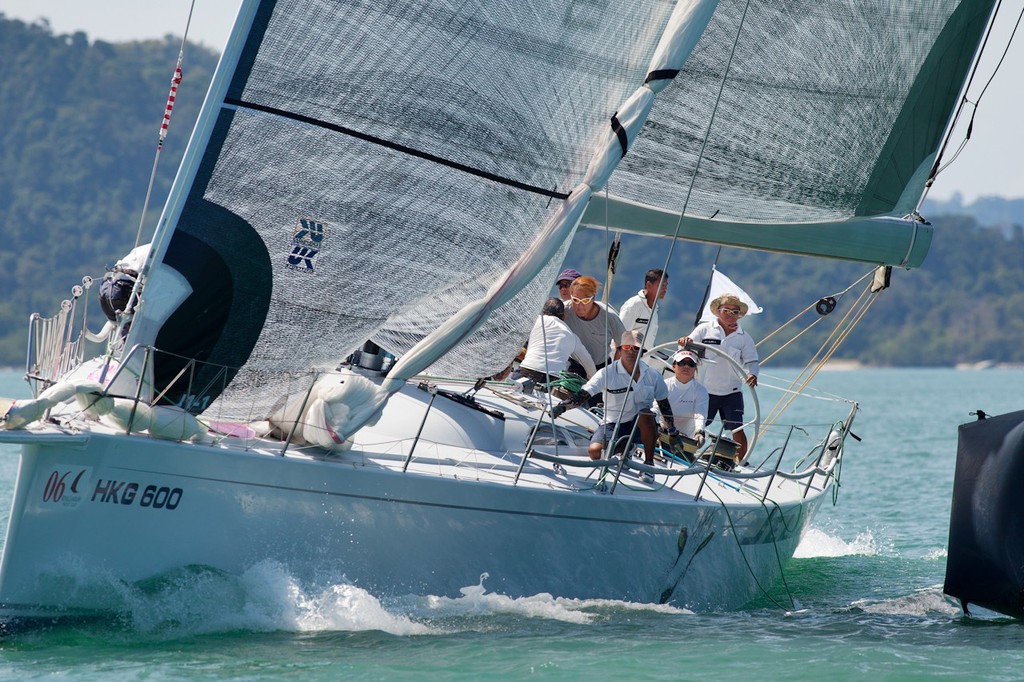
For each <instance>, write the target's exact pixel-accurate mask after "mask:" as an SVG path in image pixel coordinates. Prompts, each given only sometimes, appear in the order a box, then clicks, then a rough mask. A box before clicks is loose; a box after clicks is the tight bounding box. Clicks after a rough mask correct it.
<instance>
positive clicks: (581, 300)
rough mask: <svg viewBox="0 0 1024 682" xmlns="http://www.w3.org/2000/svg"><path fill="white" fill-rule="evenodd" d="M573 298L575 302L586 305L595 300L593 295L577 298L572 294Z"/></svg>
mask: <svg viewBox="0 0 1024 682" xmlns="http://www.w3.org/2000/svg"><path fill="white" fill-rule="evenodd" d="M571 298H572V302H573V303H580V304H582V305H586V304H588V303H590V302H591V301H593V300H594V297H593V296H587V297H586V298H576V297H575V296H572V297H571Z"/></svg>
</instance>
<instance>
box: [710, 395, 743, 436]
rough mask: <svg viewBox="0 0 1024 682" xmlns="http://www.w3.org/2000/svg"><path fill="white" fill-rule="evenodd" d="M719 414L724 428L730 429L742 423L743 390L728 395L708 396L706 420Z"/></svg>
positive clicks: (736, 427)
mask: <svg viewBox="0 0 1024 682" xmlns="http://www.w3.org/2000/svg"><path fill="white" fill-rule="evenodd" d="M715 415H720V416H721V418H722V423H723V424H725V430H726V431H731V430H733V429H738V428H739V427H740V426H742V425H743V392H742V391H736V392H735V393H730V394H729V395H714V394H711V395H709V396H708V421H709V422H710V421H711V420H713V419H714V418H715Z"/></svg>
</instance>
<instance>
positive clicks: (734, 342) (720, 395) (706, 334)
mask: <svg viewBox="0 0 1024 682" xmlns="http://www.w3.org/2000/svg"><path fill="white" fill-rule="evenodd" d="M711 313H712V314H713V315H714V316H715V319H714V320H711V321H710V322H702V323H701V324H699V325H697V327H696V328H695V329H694V330H693V331H692V332H690V335H689V336H684V337H683V338H681V339H679V345H680V346H685V345H686V343H687V342H688V341H695V342H697V343H703V344H705V345H708V346H717V347H718V348H720V349H721V350H723V351H725V352H726V353H727V354H728V355H729V356H730V357H731V358H733V359H734V360H736V362H738V363H739V364H740V365H741V366H742V367H743V368H744V369H745V370H746V372H747V375H746V378H740V377H739V376H738V375H737V374H736V372H735V371H734V370H733V368H732V366H731V365H730V364H729V363H727V362H725V361H724V360H722V361H720V362H716V363H710V362H709V363H708V367H707V368H706V369H705V371H704V375H703V377H702V379H703V382H704V386H705V387H706V388H707V389H708V394H709V400H708V421H711V420H712V419H714V418H715V415H719V416H720V417H721V419H722V423H723V424H724V425H725V428H726V429H732V432H733V438H734V439H735V440H736V442H737V443H739V448H738V449H737V451H736V461H737V463H742V462H743V460H744V458H745V457H746V455H747V436H746V434H745V433H744V432H743V430H742V429H741V428H740V427H741V426H743V392H742V389H743V384H744V383H746V384H747V385H748V386H750V387H752V388H753V387H754V386H757V375H758V372H759V371H760V361H759V359H758V355H757V348H756V347H755V345H754V339H753V338H751V336H750V334H747V333H746V332H744V331H743V329H741V328H740V324H739V321H740V318H741V317H743V316H744V315H745V314H746V313H747V304H746V303H744V302H743V301H741V300H740V299H739V297H738V296H736V295H735V294H722V295H721V296H719V297H717V298H716V299H714V300H713V301H711Z"/></svg>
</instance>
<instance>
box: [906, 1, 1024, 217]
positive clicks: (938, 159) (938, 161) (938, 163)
mask: <svg viewBox="0 0 1024 682" xmlns="http://www.w3.org/2000/svg"><path fill="white" fill-rule="evenodd" d="M1002 6H1003V0H999V1H998V2H997V3H996V6H995V9H994V10H992V18H991V19H990V20H989V23H988V28H986V29H985V37H984V38H983V39H982V41H981V47H980V49H979V50H978V54H977V55H976V57H975V59H974V65H973V66H972V67H971V75H970V76H969V77H968V78H967V83H966V85H964V87H963V93H964V94H963V97H961V98H960V104H959V105H957V108H956V114H954V115H953V119H952V121H950V122H949V125H948V127H947V128H946V135H945V136H944V137H943V140H942V144H941V145H940V146H939V150H938V154H936V155H935V163H934V164H932V171H931V173H930V174H929V176H928V180H927V182H925V189H924V192H922V193H921V198H920V199H919V200H918V202H917V208H916V210H917V211H920V210H921V206H922V204H924V199H925V197H926V196H927V195H928V190H929V189H931V186H932V185H933V184H934V183H935V178H936V177H937V176H938V173H939V170H940V168H944V167H945V166H943V165H942V155H943V154H945V153H946V147H947V146H948V145H949V142H950V140H952V138H953V131H954V130H955V129H956V125H957V122H958V121H959V120H960V115H961V114H962V113H963V110H964V103H965V102H969V100H968V99H967V93H968V92H969V91H970V89H971V84H972V83H973V82H974V77H975V75H977V73H978V67H979V66H980V65H981V55H982V54H983V53H984V52H985V48H986V46H987V45H988V40H989V38H991V37H992V29H993V28H994V27H995V24H996V17H997V16H999V10H1000V9H1001V8H1002ZM1022 12H1024V10H1022ZM1017 23H1018V25H1019V23H1020V17H1018V19H1017ZM1013 32H1014V33H1016V32H1017V27H1016V26H1014V29H1013ZM1010 38H1011V40H1012V38H1013V36H1012V34H1011V36H1010ZM1007 49H1009V43H1007ZM1003 56H1004V57H1005V53H1004V55H1003ZM1002 61H1003V60H1002V59H1000V60H999V63H1000V64H1002ZM997 68H998V66H997ZM993 75H994V73H993ZM985 87H986V88H987V87H988V85H987V84H986V86H985ZM982 93H983V94H984V89H983V90H982ZM978 99H979V100H980V99H981V98H980V97H979V98H978ZM977 108H978V107H977V104H975V105H974V110H975V112H976V111H977ZM971 121H972V123H973V121H974V116H973V115H972V116H971ZM969 137H970V126H968V138H969ZM947 165H948V164H947Z"/></svg>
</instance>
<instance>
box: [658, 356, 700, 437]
mask: <svg viewBox="0 0 1024 682" xmlns="http://www.w3.org/2000/svg"><path fill="white" fill-rule="evenodd" d="M699 364H700V357H698V355H697V354H696V353H694V352H692V351H688V350H681V351H679V352H678V353H676V354H675V355H673V356H672V374H673V376H671V377H669V378H668V379H667V380H666V381H665V385H666V386H668V402H669V404H670V405H671V406H672V418H671V419H666V418H665V417H664V415H662V414H661V410H660V408H659V407H658V404H657V403H656V402H655V403H654V404H653V405H652V407H653V409H654V414H655V416H656V417H658V418H659V420H660V421H661V422H662V424H663V426H664V428H665V429H666V430H667V429H669V428H671V427H673V426H674V427H675V428H676V429H677V430H678V431H679V433H681V434H683V435H684V436H687V437H689V438H693V439H694V440H696V441H697V445H698V447H699V446H700V444H701V443H703V441H704V423H705V422H706V421H707V418H708V389H706V388H704V385H703V384H702V383H700V382H699V381H697V379H696V375H697V366H698V365H699Z"/></svg>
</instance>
